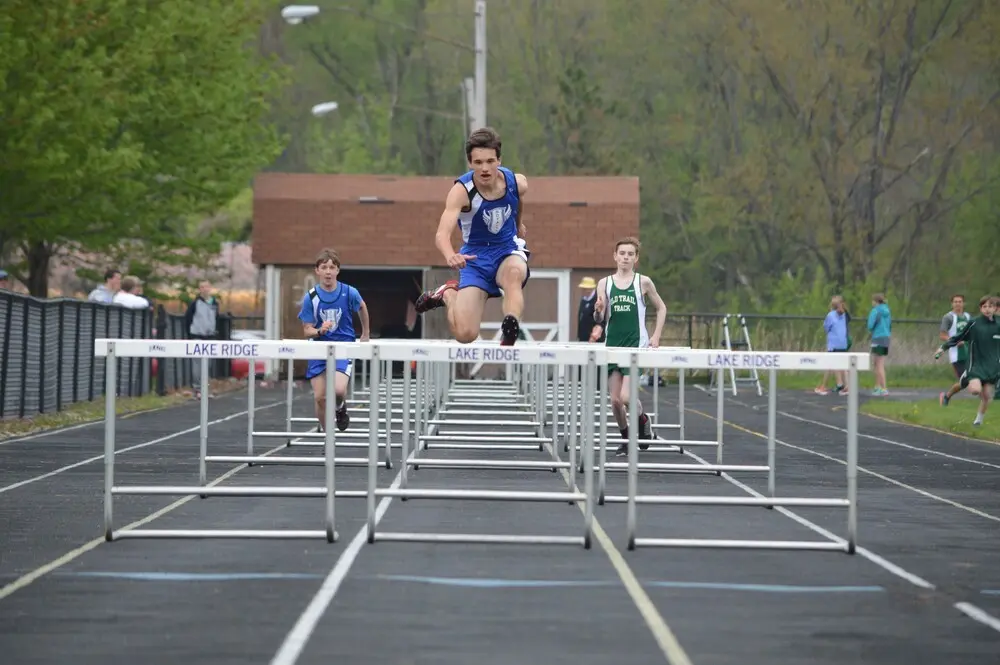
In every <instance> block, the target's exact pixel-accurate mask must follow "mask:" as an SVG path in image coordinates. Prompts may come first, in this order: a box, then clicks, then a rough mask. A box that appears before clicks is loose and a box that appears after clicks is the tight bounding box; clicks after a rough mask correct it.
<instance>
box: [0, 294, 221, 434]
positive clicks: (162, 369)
mask: <svg viewBox="0 0 1000 665" xmlns="http://www.w3.org/2000/svg"><path fill="white" fill-rule="evenodd" d="M231 331H232V318H231V317H229V316H228V315H221V316H220V317H219V337H220V338H222V339H228V338H229V337H230V334H231ZM186 337H187V334H186V331H185V330H184V316H183V314H168V313H167V312H166V311H165V310H164V309H163V307H162V306H160V307H157V309H156V312H155V317H154V312H153V311H152V310H148V309H128V308H125V307H121V306H118V305H105V304H102V303H93V302H86V301H83V300H73V299H68V298H59V299H50V300H43V299H39V298H32V297H30V296H25V295H21V294H17V293H11V292H9V291H0V419H3V418H25V417H31V416H34V415H37V414H41V413H49V412H53V411H59V410H61V409H63V408H64V407H66V406H67V405H69V404H74V403H77V402H89V401H93V400H95V399H98V398H100V397H102V396H103V395H104V389H105V377H104V362H102V359H100V358H96V357H95V356H94V340H96V339H100V338H114V339H152V338H156V339H184V338H186ZM154 366H155V369H156V371H155V372H154ZM210 370H211V374H210V376H211V378H218V377H227V376H229V375H230V363H229V362H228V361H217V362H214V363H211V364H210ZM194 376H195V375H194V373H193V365H192V362H191V361H190V360H187V359H180V358H176V359H175V358H170V359H157V361H156V363H154V362H153V360H152V359H150V358H121V359H119V362H118V377H117V385H118V395H119V396H120V397H138V396H141V395H147V394H149V393H150V392H151V391H154V390H155V391H156V392H157V393H158V394H160V395H164V394H166V393H168V392H172V391H175V390H177V389H181V388H185V387H188V386H191V385H192V380H193V378H194Z"/></svg>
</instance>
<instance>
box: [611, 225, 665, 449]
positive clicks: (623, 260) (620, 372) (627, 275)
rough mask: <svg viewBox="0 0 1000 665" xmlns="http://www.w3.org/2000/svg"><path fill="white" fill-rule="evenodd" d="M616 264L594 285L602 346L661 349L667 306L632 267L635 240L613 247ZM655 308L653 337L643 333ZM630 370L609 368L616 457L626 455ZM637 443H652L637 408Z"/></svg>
mask: <svg viewBox="0 0 1000 665" xmlns="http://www.w3.org/2000/svg"><path fill="white" fill-rule="evenodd" d="M614 259H615V263H616V264H617V266H618V270H617V272H615V274H613V275H609V276H608V277H604V278H603V279H601V281H600V282H598V283H597V303H596V304H595V305H594V320H595V321H596V322H598V323H600V322H601V321H602V320H604V319H605V315H604V313H605V312H607V317H606V318H607V325H606V326H605V345H606V346H617V347H628V348H636V349H638V348H643V347H647V346H648V347H651V348H654V349H655V348H656V347H658V346H659V345H660V334H661V333H662V331H663V322H664V320H665V319H666V317H667V306H666V304H665V303H664V302H663V300H662V299H661V298H660V294H659V293H657V292H656V286H654V285H653V281H652V280H651V279H649V277H646V276H645V275H640V274H639V273H637V272H635V264H636V263H638V261H639V241H638V240H637V239H636V238H631V237H629V238H622V239H621V240H619V241H618V242H617V244H615V253H614ZM647 299H648V302H649V303H650V304H652V305H653V307H655V308H656V326H655V327H654V329H653V335H652V337H650V336H649V335H648V334H647V333H646V303H647ZM628 374H629V368H628V367H619V366H617V365H613V364H609V365H608V375H609V376H608V392H609V393H610V396H611V410H612V412H613V413H614V414H615V421H616V422H617V423H618V428H619V430H621V434H622V438H623V439H625V441H624V442H623V443H622V444H621V446H619V447H618V450H617V451H616V453H615V454H616V455H617V456H619V457H623V456H625V455H627V454H628V414H627V411H626V405H627V404H628V398H629V378H630V377H629V375H628ZM638 438H640V439H652V438H653V428H652V425H651V424H650V422H649V416H647V415H646V414H645V413H643V412H642V404H641V403H640V404H639V433H638ZM639 448H640V449H641V450H645V449H646V448H649V444H648V443H647V444H644V445H640V446H639Z"/></svg>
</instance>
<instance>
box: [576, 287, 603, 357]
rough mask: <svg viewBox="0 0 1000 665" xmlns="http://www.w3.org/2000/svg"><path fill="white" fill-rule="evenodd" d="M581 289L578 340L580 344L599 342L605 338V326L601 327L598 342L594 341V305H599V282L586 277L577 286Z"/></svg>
mask: <svg viewBox="0 0 1000 665" xmlns="http://www.w3.org/2000/svg"><path fill="white" fill-rule="evenodd" d="M577 287H578V288H579V289H580V292H581V295H580V307H579V311H578V312H577V332H576V339H577V341H580V342H590V341H599V340H600V338H601V337H603V336H604V326H600V328H601V334H600V335H599V336H598V340H593V335H592V333H593V331H594V328H595V327H596V326H595V324H594V305H595V304H596V303H597V281H596V280H595V279H594V278H593V277H584V278H583V279H581V280H580V283H579V284H577Z"/></svg>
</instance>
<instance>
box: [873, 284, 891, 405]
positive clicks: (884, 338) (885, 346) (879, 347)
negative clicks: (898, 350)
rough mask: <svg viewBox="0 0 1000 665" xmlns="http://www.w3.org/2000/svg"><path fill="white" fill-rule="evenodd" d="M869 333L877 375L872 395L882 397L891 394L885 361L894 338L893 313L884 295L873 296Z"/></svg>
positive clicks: (874, 368)
mask: <svg viewBox="0 0 1000 665" xmlns="http://www.w3.org/2000/svg"><path fill="white" fill-rule="evenodd" d="M868 332H869V333H871V338H872V342H871V346H872V351H871V353H872V370H873V371H874V373H875V388H874V389H873V390H872V395H873V396H875V397H881V396H884V395H888V394H889V390H888V388H887V387H886V381H885V359H886V358H888V357H889V340H890V337H891V336H892V312H891V311H890V310H889V305H888V303H886V301H885V294H883V293H876V294H875V295H873V296H872V309H871V311H870V312H869V313H868Z"/></svg>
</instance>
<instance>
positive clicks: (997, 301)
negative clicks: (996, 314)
mask: <svg viewBox="0 0 1000 665" xmlns="http://www.w3.org/2000/svg"><path fill="white" fill-rule="evenodd" d="M993 305H994V306H995V307H1000V296H993Z"/></svg>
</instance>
